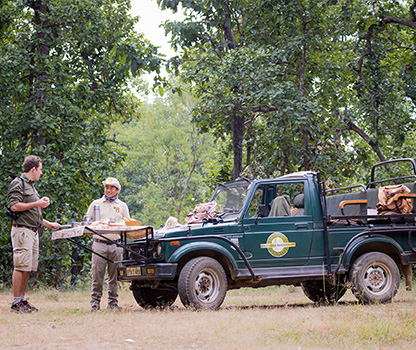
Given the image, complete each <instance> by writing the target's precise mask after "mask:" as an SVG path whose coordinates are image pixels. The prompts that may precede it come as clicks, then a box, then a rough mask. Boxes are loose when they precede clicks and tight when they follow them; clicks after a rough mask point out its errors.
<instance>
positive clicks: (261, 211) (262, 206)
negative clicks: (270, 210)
mask: <svg viewBox="0 0 416 350" xmlns="http://www.w3.org/2000/svg"><path fill="white" fill-rule="evenodd" d="M266 216H267V210H266V204H260V205H259V217H261V218H265V217H266Z"/></svg>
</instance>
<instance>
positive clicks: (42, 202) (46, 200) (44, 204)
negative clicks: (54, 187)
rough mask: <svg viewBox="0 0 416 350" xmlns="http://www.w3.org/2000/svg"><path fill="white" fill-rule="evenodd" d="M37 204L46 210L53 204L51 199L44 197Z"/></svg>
mask: <svg viewBox="0 0 416 350" xmlns="http://www.w3.org/2000/svg"><path fill="white" fill-rule="evenodd" d="M37 203H38V206H39V207H41V208H46V207H48V206H49V204H51V201H50V200H49V198H48V197H42V198H41V199H39V200H38V201H37Z"/></svg>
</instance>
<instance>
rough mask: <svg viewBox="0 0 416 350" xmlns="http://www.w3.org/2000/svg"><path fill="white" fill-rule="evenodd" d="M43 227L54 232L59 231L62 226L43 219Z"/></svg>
mask: <svg viewBox="0 0 416 350" xmlns="http://www.w3.org/2000/svg"><path fill="white" fill-rule="evenodd" d="M43 226H46V227H47V228H51V229H52V230H57V229H58V228H61V227H62V225H61V224H59V223H57V222H49V221H48V220H46V219H43Z"/></svg>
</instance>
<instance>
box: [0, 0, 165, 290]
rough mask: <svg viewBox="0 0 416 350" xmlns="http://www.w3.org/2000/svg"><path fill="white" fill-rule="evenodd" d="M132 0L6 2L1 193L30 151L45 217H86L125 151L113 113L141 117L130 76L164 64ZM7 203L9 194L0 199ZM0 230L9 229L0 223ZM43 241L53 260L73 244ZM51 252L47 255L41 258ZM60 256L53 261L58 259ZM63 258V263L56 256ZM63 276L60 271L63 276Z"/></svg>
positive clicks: (0, 71)
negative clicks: (113, 135) (38, 165)
mask: <svg viewBox="0 0 416 350" xmlns="http://www.w3.org/2000/svg"><path fill="white" fill-rule="evenodd" d="M129 9H130V1H129V0H110V1H102V0H85V1H84V0H82V1H80V0H75V1H74V0H59V1H58V0H31V1H24V0H19V1H3V2H2V3H1V8H0V10H1V14H2V16H0V17H1V23H2V26H1V36H2V42H1V44H0V63H1V64H0V101H1V105H2V109H1V111H0V121H1V123H0V128H1V132H0V135H1V136H0V164H1V169H2V173H3V176H2V181H1V182H0V186H1V189H2V193H3V201H4V198H5V194H6V193H7V185H8V183H9V181H10V180H11V177H13V176H16V175H18V174H20V172H21V169H20V167H21V164H22V162H23V159H24V157H25V156H26V155H28V154H37V155H39V156H40V157H41V158H42V160H43V164H44V169H45V171H44V177H43V178H42V180H41V181H40V182H39V184H38V191H39V193H41V194H42V193H43V194H46V193H47V195H48V196H49V197H50V198H51V205H50V206H49V207H48V209H47V210H45V213H44V214H45V215H46V217H47V218H50V219H51V220H53V221H55V220H58V221H60V222H62V223H65V222H68V221H70V220H71V219H75V220H80V218H82V215H83V213H84V212H85V211H86V208H87V206H88V204H89V203H90V201H91V200H92V199H93V198H94V197H96V196H98V195H99V194H100V190H101V180H102V178H103V177H104V176H105V175H106V174H107V173H109V172H111V171H112V169H113V168H114V167H115V165H116V164H117V163H119V162H120V161H121V160H122V158H123V153H122V152H121V150H120V149H119V148H117V147H116V146H115V145H114V144H113V143H111V142H109V138H108V130H109V128H110V126H111V125H112V124H113V122H115V121H116V120H130V119H133V118H135V117H137V116H138V114H137V112H135V111H136V110H137V106H138V105H139V104H140V103H139V100H138V99H137V98H135V97H134V96H133V95H131V93H130V92H129V90H128V82H129V79H130V77H131V76H132V75H137V74H140V72H142V71H144V70H147V71H152V70H156V71H157V70H158V69H159V64H160V58H159V57H158V56H157V51H156V49H155V47H153V46H152V45H151V44H150V43H149V42H148V41H147V40H145V39H144V38H143V36H142V35H137V34H136V33H135V32H134V24H135V23H136V21H137V20H138V19H137V18H131V16H130V15H129V14H128V11H129ZM3 203H4V202H3ZM2 230H3V231H2V232H3V235H7V234H8V232H7V231H8V229H7V227H5V226H3V229H2ZM42 243H43V246H44V248H45V249H48V250H49V251H53V252H54V253H53V254H52V253H51V254H49V255H48V258H49V257H51V256H53V255H54V256H55V258H54V259H55V261H53V262H51V261H49V262H48V266H45V265H44V266H42V268H43V269H44V270H43V271H42V273H45V271H46V270H47V269H48V268H51V267H53V266H57V265H56V263H57V261H56V259H61V261H65V258H64V257H63V256H62V255H65V254H68V250H69V248H68V247H67V246H66V245H65V244H64V243H58V244H57V245H56V246H54V247H52V246H51V243H50V240H49V239H48V238H46V239H43V242H42ZM45 259H46V258H45ZM54 264H55V265H54ZM59 266H61V263H59ZM64 278H65V275H64V274H62V275H60V276H55V278H54V283H57V284H59V283H62V282H63V279H64Z"/></svg>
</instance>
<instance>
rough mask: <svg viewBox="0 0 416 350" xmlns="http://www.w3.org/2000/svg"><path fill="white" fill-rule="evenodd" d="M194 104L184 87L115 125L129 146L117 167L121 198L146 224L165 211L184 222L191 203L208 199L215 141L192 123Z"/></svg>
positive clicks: (155, 223)
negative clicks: (127, 121)
mask: <svg viewBox="0 0 416 350" xmlns="http://www.w3.org/2000/svg"><path fill="white" fill-rule="evenodd" d="M182 90H184V89H183V88H182ZM194 104H195V101H194V100H193V99H192V98H191V97H190V95H189V94H188V93H186V91H183V92H182V94H181V95H178V94H174V93H171V92H168V93H167V94H166V95H165V96H163V97H159V98H156V99H155V100H154V101H153V102H152V103H147V104H144V105H143V107H142V108H141V110H140V111H141V113H142V114H143V117H142V118H141V119H140V120H137V121H135V122H132V123H130V124H129V125H128V126H127V125H123V126H121V125H120V126H119V127H118V128H117V135H116V139H117V140H118V142H120V143H121V144H123V145H124V146H126V147H127V158H126V162H125V163H124V164H123V165H122V166H121V167H120V170H119V173H120V175H119V176H120V178H122V182H123V183H124V184H125V191H124V192H123V198H124V200H125V201H126V203H127V204H128V206H129V208H130V212H131V215H132V216H134V217H137V218H139V219H140V220H141V221H142V222H143V223H144V224H146V225H149V224H152V225H153V226H154V227H159V226H160V225H161V224H163V223H164V222H165V221H166V219H167V218H168V217H169V216H173V217H176V218H177V219H178V220H179V221H180V222H181V223H184V217H185V216H186V215H187V214H188V213H189V212H190V211H191V210H193V209H194V207H195V204H197V203H201V202H203V201H206V200H208V199H209V197H208V196H209V193H208V190H209V188H208V186H207V185H206V184H205V183H204V177H206V176H207V167H208V165H209V164H210V163H212V162H214V161H215V160H214V159H213V158H214V154H213V152H212V149H213V144H212V140H211V138H210V137H208V135H201V134H198V133H197V130H196V127H195V126H194V125H193V124H192V123H191V110H192V106H193V105H194Z"/></svg>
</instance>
